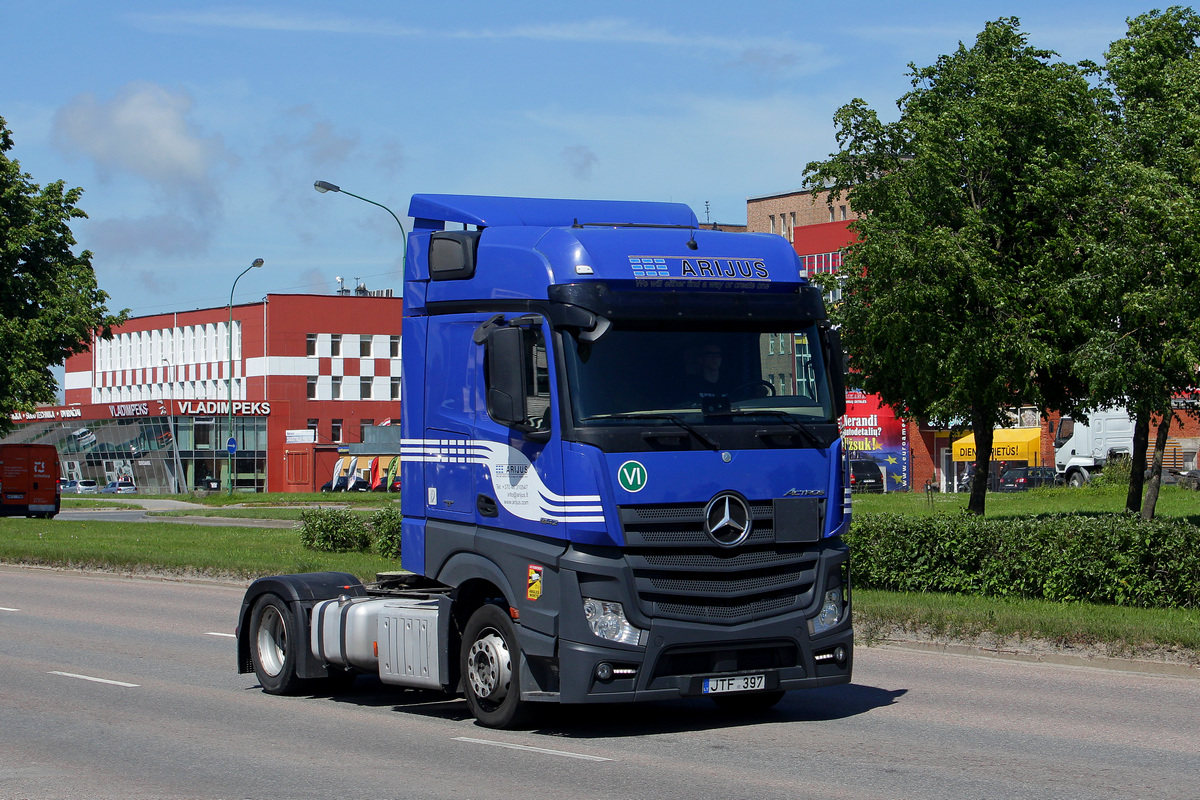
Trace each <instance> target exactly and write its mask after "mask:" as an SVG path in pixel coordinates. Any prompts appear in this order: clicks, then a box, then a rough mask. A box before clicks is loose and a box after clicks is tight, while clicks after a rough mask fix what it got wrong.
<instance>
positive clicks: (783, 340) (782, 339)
mask: <svg viewBox="0 0 1200 800" xmlns="http://www.w3.org/2000/svg"><path fill="white" fill-rule="evenodd" d="M787 337H788V334H786V333H781V334H779V352H781V353H786V352H787V351H788V346H787Z"/></svg>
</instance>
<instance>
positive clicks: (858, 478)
mask: <svg viewBox="0 0 1200 800" xmlns="http://www.w3.org/2000/svg"><path fill="white" fill-rule="evenodd" d="M850 491H852V492H882V491H883V470H881V469H880V468H879V465H878V464H876V463H875V462H874V461H871V460H870V459H868V458H852V459H850Z"/></svg>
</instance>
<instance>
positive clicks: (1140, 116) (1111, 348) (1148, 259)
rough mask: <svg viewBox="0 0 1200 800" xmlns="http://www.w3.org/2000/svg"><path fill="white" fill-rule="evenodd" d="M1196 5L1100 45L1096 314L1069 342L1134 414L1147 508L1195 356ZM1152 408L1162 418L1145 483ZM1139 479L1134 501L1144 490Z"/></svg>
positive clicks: (1101, 389) (1199, 302) (1145, 19)
mask: <svg viewBox="0 0 1200 800" xmlns="http://www.w3.org/2000/svg"><path fill="white" fill-rule="evenodd" d="M1197 37H1200V16H1197V15H1196V14H1195V13H1194V12H1193V11H1192V10H1191V9H1183V8H1179V7H1173V8H1170V9H1167V11H1165V12H1158V11H1152V12H1150V13H1148V14H1143V15H1141V16H1139V17H1137V18H1134V19H1131V20H1129V29H1128V33H1127V35H1126V36H1125V38H1123V39H1120V40H1119V41H1116V42H1114V43H1113V44H1112V45H1111V46H1110V47H1109V49H1108V52H1107V54H1106V57H1107V61H1106V72H1107V74H1106V79H1107V82H1108V84H1109V85H1110V86H1111V87H1112V88H1113V91H1114V94H1115V96H1116V99H1117V103H1118V109H1117V110H1118V114H1117V117H1116V125H1115V126H1114V127H1113V129H1112V134H1113V135H1112V139H1111V142H1110V144H1109V147H1108V151H1109V153H1110V157H1109V166H1108V169H1107V170H1106V174H1107V178H1108V181H1107V192H1106V202H1105V203H1103V204H1100V205H1098V206H1097V208H1096V211H1097V214H1098V216H1097V217H1096V219H1095V220H1094V221H1093V222H1092V223H1091V226H1092V228H1093V229H1094V230H1095V231H1096V232H1097V237H1096V249H1095V255H1096V267H1097V269H1096V273H1097V276H1098V285H1099V286H1101V287H1102V293H1101V294H1102V297H1103V298H1104V299H1105V309H1104V315H1103V316H1104V324H1102V325H1099V326H1097V327H1096V328H1095V329H1094V330H1093V332H1092V333H1091V335H1090V336H1089V337H1088V338H1087V341H1086V343H1085V344H1084V345H1083V346H1082V347H1080V348H1079V350H1078V351H1077V352H1076V353H1075V364H1074V367H1075V369H1076V371H1077V372H1078V373H1079V374H1080V375H1081V377H1082V379H1083V380H1084V381H1085V383H1086V385H1087V392H1088V394H1089V395H1090V396H1091V398H1092V402H1093V403H1095V404H1097V405H1103V404H1116V403H1120V402H1124V403H1127V404H1128V405H1129V407H1130V410H1131V412H1132V413H1133V415H1134V418H1135V425H1134V449H1133V454H1132V458H1133V464H1134V467H1135V468H1134V469H1133V470H1132V474H1131V476H1130V481H1129V492H1128V495H1127V497H1126V503H1125V505H1126V509H1127V510H1129V511H1130V512H1134V513H1136V512H1138V511H1139V510H1140V511H1141V514H1142V516H1143V517H1144V518H1146V519H1150V518H1152V517H1153V516H1154V507H1155V504H1156V503H1157V499H1158V487H1159V485H1160V482H1161V477H1162V458H1163V451H1164V450H1165V447H1166V444H1167V439H1168V436H1169V432H1170V426H1171V422H1172V420H1173V418H1174V411H1173V410H1172V407H1171V399H1172V396H1173V395H1175V394H1176V393H1178V392H1180V391H1182V390H1184V389H1188V388H1192V387H1195V386H1196V384H1197V379H1198V376H1197V369H1198V367H1197V365H1200V249H1198V248H1200V222H1198V221H1200V150H1198V147H1200V48H1198V47H1197ZM1153 417H1158V419H1159V420H1160V422H1159V428H1158V432H1157V436H1156V442H1155V446H1154V466H1153V468H1152V469H1151V472H1150V482H1149V486H1148V487H1145V485H1144V474H1145V473H1144V470H1143V469H1142V465H1144V464H1145V463H1146V454H1147V451H1148V449H1149V440H1150V427H1151V421H1152V418H1153ZM1144 488H1146V489H1147V491H1146V497H1145V500H1144V502H1143V498H1142V493H1143V489H1144Z"/></svg>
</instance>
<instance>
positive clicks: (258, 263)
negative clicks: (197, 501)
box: [225, 258, 263, 497]
mask: <svg viewBox="0 0 1200 800" xmlns="http://www.w3.org/2000/svg"><path fill="white" fill-rule="evenodd" d="M262 265H263V260H262V259H261V258H256V259H254V261H253V263H251V264H250V266H248V267H246V268H245V269H244V270H242V271H241V273H240V274H239V275H238V276H237V277H236V278H234V279H233V286H232V287H230V289H229V374H228V375H227V376H226V377H227V378H228V379H229V391H228V392H226V399H227V400H229V441H230V442H236V439H235V437H234V435H233V292H234V290H235V289H237V283H238V281H240V280H241V279H242V275H245V274H246V273H247V272H249V271H250V270H252V269H257V268H258V267H261V266H262ZM234 446H236V445H234ZM234 446H231V445H230V444H229V443H226V446H225V449H226V450H227V451H228V452H229V496H230V497H233V450H234Z"/></svg>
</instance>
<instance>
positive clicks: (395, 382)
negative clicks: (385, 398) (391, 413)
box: [392, 378, 400, 400]
mask: <svg viewBox="0 0 1200 800" xmlns="http://www.w3.org/2000/svg"><path fill="white" fill-rule="evenodd" d="M392 399H393V400H399V399H400V379H399V378H392Z"/></svg>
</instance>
